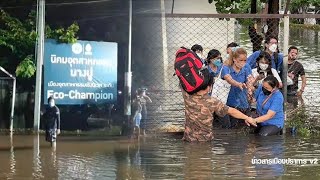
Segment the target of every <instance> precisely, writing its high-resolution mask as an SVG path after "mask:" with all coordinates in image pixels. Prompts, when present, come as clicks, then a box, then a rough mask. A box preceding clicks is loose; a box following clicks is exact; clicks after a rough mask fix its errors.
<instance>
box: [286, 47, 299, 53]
mask: <svg viewBox="0 0 320 180" xmlns="http://www.w3.org/2000/svg"><path fill="white" fill-rule="evenodd" d="M292 49H296V50H297V51H299V50H298V48H297V47H296V46H290V47H289V49H288V53H290V51H291V50H292Z"/></svg>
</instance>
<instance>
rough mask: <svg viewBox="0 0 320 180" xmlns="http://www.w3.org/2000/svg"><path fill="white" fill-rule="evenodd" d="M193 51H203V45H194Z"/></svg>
mask: <svg viewBox="0 0 320 180" xmlns="http://www.w3.org/2000/svg"><path fill="white" fill-rule="evenodd" d="M191 50H192V51H193V52H196V51H197V50H199V51H201V52H202V51H203V48H202V46H201V45H199V44H195V45H193V46H192V47H191Z"/></svg>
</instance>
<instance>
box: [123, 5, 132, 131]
mask: <svg viewBox="0 0 320 180" xmlns="http://www.w3.org/2000/svg"><path fill="white" fill-rule="evenodd" d="M131 40H132V0H129V35H128V61H127V62H128V63H127V71H126V72H125V85H124V86H125V87H124V88H125V96H124V98H125V99H124V109H125V110H124V115H125V116H127V123H126V125H127V127H129V124H130V123H129V121H130V117H131V85H132V72H131Z"/></svg>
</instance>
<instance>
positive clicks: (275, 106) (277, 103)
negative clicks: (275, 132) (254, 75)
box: [255, 85, 284, 128]
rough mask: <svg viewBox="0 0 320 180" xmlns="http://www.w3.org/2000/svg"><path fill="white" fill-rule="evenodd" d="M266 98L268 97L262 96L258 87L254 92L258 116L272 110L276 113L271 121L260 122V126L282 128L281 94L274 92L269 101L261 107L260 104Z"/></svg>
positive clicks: (260, 87) (260, 88)
mask: <svg viewBox="0 0 320 180" xmlns="http://www.w3.org/2000/svg"><path fill="white" fill-rule="evenodd" d="M267 97H268V96H266V95H264V94H263V92H262V85H260V86H259V87H258V89H257V90H256V91H255V98H256V100H257V112H258V114H259V116H262V115H265V114H267V112H268V110H272V111H274V112H276V114H275V115H274V116H273V117H272V118H271V119H269V120H267V121H264V122H262V123H261V125H262V126H267V125H275V126H278V127H279V128H283V125H284V112H283V95H282V93H281V92H280V91H279V90H277V91H276V92H274V93H273V94H272V96H271V97H270V99H269V100H268V101H267V102H266V103H265V105H264V106H263V107H262V103H263V101H264V100H265V99H266V98H267Z"/></svg>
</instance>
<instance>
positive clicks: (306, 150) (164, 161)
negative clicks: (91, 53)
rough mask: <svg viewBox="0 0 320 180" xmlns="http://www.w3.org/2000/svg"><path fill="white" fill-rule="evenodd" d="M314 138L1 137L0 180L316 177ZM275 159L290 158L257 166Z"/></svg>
mask: <svg viewBox="0 0 320 180" xmlns="http://www.w3.org/2000/svg"><path fill="white" fill-rule="evenodd" d="M318 142H319V141H318V140H317V139H301V138H297V137H291V136H286V137H284V136H274V137H265V138H261V137H260V138H259V137H255V136H253V135H249V136H232V135H216V138H215V140H214V141H213V142H209V143H186V142H183V141H181V137H179V136H165V137H157V138H154V137H153V138H151V137H147V138H141V139H140V140H139V141H138V140H126V139H125V140H117V141H114V140H89V139H88V138H87V137H63V136H60V137H59V139H58V143H57V145H56V148H51V147H50V145H49V144H48V143H46V142H45V141H44V137H43V136H40V137H39V136H14V137H13V138H12V139H11V138H10V136H0V162H1V165H0V179H64V180H65V179H98V180H100V179H213V178H214V179H246V178H254V177H256V178H258V179H261V178H264V179H273V178H279V177H281V178H282V179H301V178H302V177H303V179H320V172H319V171H318V170H319V168H320V165H319V163H320V148H319V146H320V145H319V143H318ZM275 158H278V159H285V160H287V161H288V160H289V159H291V162H290V160H289V161H288V162H280V161H279V162H278V161H276V162H277V163H275V164H261V163H263V161H262V159H270V160H268V161H272V159H275ZM294 159H295V160H296V161H293V160H294ZM266 162H267V161H265V163H266Z"/></svg>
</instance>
